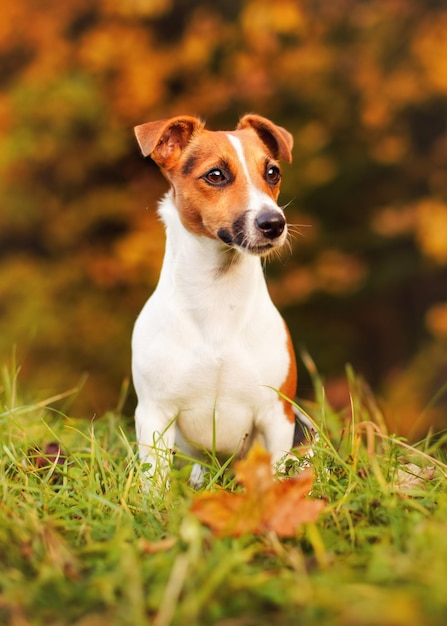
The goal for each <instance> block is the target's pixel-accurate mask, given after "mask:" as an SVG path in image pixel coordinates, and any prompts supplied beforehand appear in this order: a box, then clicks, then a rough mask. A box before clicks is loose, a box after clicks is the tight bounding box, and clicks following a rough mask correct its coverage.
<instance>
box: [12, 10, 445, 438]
mask: <svg viewBox="0 0 447 626" xmlns="http://www.w3.org/2000/svg"><path fill="white" fill-rule="evenodd" d="M246 112H256V113H259V114H261V115H264V116H266V117H269V118H271V119H273V120H274V121H275V122H277V123H279V124H281V125H283V126H285V127H286V128H287V129H289V130H290V132H292V133H293V135H294V138H295V150H294V161H293V164H292V165H291V166H287V167H285V168H284V176H283V186H282V196H281V201H282V202H283V203H287V202H290V207H289V208H288V218H289V221H290V222H291V223H293V224H298V225H301V226H300V232H301V235H299V236H296V237H295V239H294V242H293V254H292V255H290V254H288V253H285V254H283V255H282V258H281V260H278V261H274V262H272V263H271V264H270V265H269V267H268V277H269V284H270V288H271V292H272V295H273V297H274V299H275V301H276V302H277V303H278V305H279V306H280V308H281V310H282V312H283V314H284V316H285V317H286V319H287V321H288V323H289V325H290V327H291V330H292V334H293V338H294V342H295V345H296V347H297V349H298V350H301V349H306V350H307V351H308V352H309V353H310V355H311V356H312V358H313V359H314V361H315V363H316V365H317V367H318V369H319V371H320V372H321V374H322V375H323V376H324V378H325V380H326V391H327V395H328V397H329V398H330V400H331V402H332V403H333V404H334V406H335V407H337V408H342V407H343V405H344V404H345V403H347V402H348V398H347V391H346V383H345V375H344V370H345V366H346V363H351V364H352V366H353V367H354V369H355V370H356V371H357V372H358V373H359V374H361V375H362V376H364V377H365V379H366V380H367V381H368V383H369V384H370V385H371V387H372V388H373V389H374V391H375V393H376V394H377V396H378V398H379V401H380V403H381V405H382V406H383V407H384V411H385V414H386V415H387V417H388V419H389V420H390V422H391V423H392V425H393V426H392V427H393V428H394V429H395V430H398V431H399V432H400V433H402V434H410V435H411V436H416V435H417V434H418V433H419V432H422V431H423V430H424V429H426V428H427V427H428V426H429V425H431V426H433V427H435V428H444V427H445V426H446V425H447V405H446V394H445V393H444V391H445V385H446V381H447V6H446V4H445V2H443V1H441V0H425V1H424V2H421V0H368V1H361V0H332V1H330V2H329V1H328V0H302V1H299V0H275V1H272V0H242V1H236V0H234V1H233V0H214V1H213V2H209V0H65V1H64V2H61V1H60V0H45V1H44V0H21V1H20V2H18V1H17V0H3V2H2V17H1V20H0V258H1V278H0V320H1V336H0V362H1V364H2V365H3V364H4V365H5V366H8V367H9V366H10V365H11V363H12V362H16V363H18V364H19V365H20V368H21V371H20V378H21V381H22V382H21V384H22V385H23V386H24V387H25V389H31V390H32V393H33V394H34V395H35V394H36V393H39V394H40V395H41V396H42V397H46V396H48V395H51V394H53V393H56V394H57V393H61V392H63V391H64V390H67V389H70V388H71V387H73V386H76V385H78V383H79V382H80V381H81V380H83V381H84V384H83V387H82V389H81V391H80V392H79V393H78V394H77V396H76V397H74V398H73V403H72V405H71V407H70V411H71V413H72V414H73V415H85V416H92V415H95V414H101V413H102V412H104V411H106V410H108V409H111V408H113V407H115V406H116V404H117V402H118V401H119V397H120V390H121V388H122V385H123V381H125V380H126V378H127V377H129V374H130V348H129V341H130V335H131V330H132V326H133V322H134V319H135V317H136V315H137V313H138V311H139V310H140V308H141V306H142V305H143V303H144V301H145V299H146V298H147V297H148V295H149V293H150V292H151V290H152V289H153V287H154V285H155V283H156V280H157V276H158V272H159V268H160V264H161V259H162V254H163V249H164V236H163V231H162V227H161V225H160V223H159V222H158V221H157V220H156V218H155V205H156V200H157V198H158V197H159V196H160V195H161V194H162V193H163V192H164V191H165V190H166V183H165V182H164V180H163V179H162V177H161V175H160V174H159V172H158V171H157V169H156V168H155V166H153V165H152V164H151V162H150V161H144V160H143V159H142V158H141V156H140V154H139V151H138V147H137V145H136V143H135V140H134V138H133V132H132V127H133V126H134V125H135V124H139V123H142V122H144V121H148V120H153V119H158V118H161V117H167V116H169V115H174V114H178V113H188V114H198V115H201V116H203V117H204V118H206V119H207V121H208V126H209V127H211V128H229V129H231V128H233V127H234V126H235V124H236V122H237V119H238V117H239V116H240V115H242V114H244V113H246ZM300 373H301V381H300V395H302V396H304V397H306V396H307V395H309V394H310V382H309V376H308V375H307V374H306V371H305V368H304V366H303V365H302V364H301V366H300ZM133 403H134V398H133V395H132V393H130V394H129V397H128V400H127V402H126V405H125V410H126V411H127V412H128V413H129V415H130V414H131V413H132V410H133Z"/></svg>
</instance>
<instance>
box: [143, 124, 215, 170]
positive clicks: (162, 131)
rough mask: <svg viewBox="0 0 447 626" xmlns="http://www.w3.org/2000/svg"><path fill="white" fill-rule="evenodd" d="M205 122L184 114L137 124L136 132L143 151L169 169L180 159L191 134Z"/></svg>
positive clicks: (158, 163)
mask: <svg viewBox="0 0 447 626" xmlns="http://www.w3.org/2000/svg"><path fill="white" fill-rule="evenodd" d="M203 127H204V123H203V122H202V121H201V120H200V119H199V118H198V117H192V116H190V115H182V116H178V117H171V118H168V119H164V120H158V121H157V122H147V123H146V124H140V125H139V126H135V128H134V132H135V136H136V138H137V141H138V144H139V146H140V148H141V152H142V153H143V155H144V156H149V155H150V156H151V157H152V159H153V160H154V161H155V163H157V165H159V166H160V167H162V168H163V169H166V170H169V169H170V168H171V167H173V166H174V165H175V163H176V162H177V161H178V159H179V157H180V154H181V152H182V150H183V149H184V148H185V146H186V145H187V143H188V142H189V141H190V139H191V136H192V135H193V134H194V133H195V132H197V131H198V130H201V129H202V128H203Z"/></svg>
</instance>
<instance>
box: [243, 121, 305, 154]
mask: <svg viewBox="0 0 447 626" xmlns="http://www.w3.org/2000/svg"><path fill="white" fill-rule="evenodd" d="M250 127H251V128H253V129H254V130H255V131H256V132H257V133H258V135H259V138H260V139H261V140H262V142H263V143H264V144H265V145H266V147H267V148H268V149H269V151H270V152H271V154H272V156H273V157H274V158H275V159H280V158H281V159H284V161H287V163H291V162H292V147H293V137H292V135H291V134H290V133H289V131H287V130H286V129H285V128H283V127H282V126H277V125H276V124H274V123H273V122H271V121H270V120H268V119H267V118H265V117H261V116H260V115H253V114H249V115H244V116H243V117H241V119H240V120H239V124H238V125H237V127H236V130H242V129H243V128H250Z"/></svg>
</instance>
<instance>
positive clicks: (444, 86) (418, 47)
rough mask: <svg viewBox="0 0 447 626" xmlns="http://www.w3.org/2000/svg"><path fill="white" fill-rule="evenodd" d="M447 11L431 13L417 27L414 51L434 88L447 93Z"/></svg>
mask: <svg viewBox="0 0 447 626" xmlns="http://www.w3.org/2000/svg"><path fill="white" fill-rule="evenodd" d="M446 33H447V12H443V13H440V14H439V15H436V14H431V15H430V16H429V17H428V18H427V19H426V20H425V21H424V22H423V23H422V24H421V25H420V27H419V28H418V29H417V31H416V33H415V37H414V39H413V46H412V47H413V53H414V55H415V56H416V58H417V59H418V61H419V62H420V63H421V65H422V66H423V68H424V73H425V76H426V78H427V80H428V82H429V83H431V86H432V88H434V89H436V90H437V91H440V92H443V93H447V36H446Z"/></svg>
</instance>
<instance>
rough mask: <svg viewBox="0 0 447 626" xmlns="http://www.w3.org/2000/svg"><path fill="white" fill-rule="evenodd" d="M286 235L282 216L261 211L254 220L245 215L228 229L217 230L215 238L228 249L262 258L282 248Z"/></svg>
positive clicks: (273, 212) (285, 225)
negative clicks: (275, 249) (235, 249)
mask: <svg viewBox="0 0 447 626" xmlns="http://www.w3.org/2000/svg"><path fill="white" fill-rule="evenodd" d="M286 233H287V224H286V220H285V218H284V215H283V214H282V213H281V212H279V211H274V210H271V209H267V210H264V211H261V212H260V213H259V214H258V215H257V216H256V218H255V219H254V220H253V219H249V216H248V215H247V214H244V215H242V216H240V217H239V218H238V219H237V220H235V222H234V223H233V224H232V225H231V227H230V228H219V230H218V231H217V237H218V238H219V239H220V240H221V241H222V242H223V243H224V244H226V245H227V246H229V247H230V248H237V249H238V250H240V251H241V252H245V253H248V254H255V255H258V256H262V255H265V254H268V253H269V252H270V251H271V250H273V249H274V248H278V247H280V246H282V245H283V243H284V241H285V239H286Z"/></svg>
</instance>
